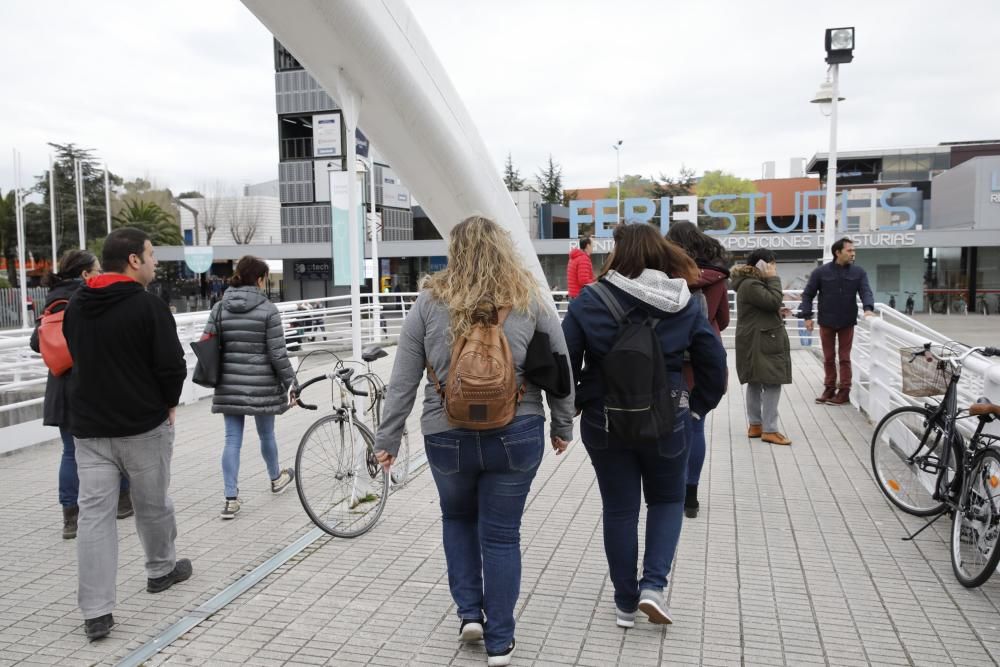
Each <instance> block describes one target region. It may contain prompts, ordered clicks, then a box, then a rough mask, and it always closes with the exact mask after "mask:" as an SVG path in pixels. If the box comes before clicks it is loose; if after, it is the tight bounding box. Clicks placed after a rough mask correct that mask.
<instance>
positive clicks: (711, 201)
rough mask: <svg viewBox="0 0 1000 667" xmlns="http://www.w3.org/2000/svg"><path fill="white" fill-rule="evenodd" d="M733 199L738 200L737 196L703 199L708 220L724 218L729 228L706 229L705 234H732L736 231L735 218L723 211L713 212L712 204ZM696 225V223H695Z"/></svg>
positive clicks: (714, 196) (715, 196)
mask: <svg viewBox="0 0 1000 667" xmlns="http://www.w3.org/2000/svg"><path fill="white" fill-rule="evenodd" d="M733 199H739V197H738V196H737V195H712V196H711V197H706V198H705V215H707V216H708V217H710V218H724V219H726V220H729V226H728V227H726V228H725V229H707V230H705V233H706V234H732V233H733V232H735V231H736V216H735V215H733V214H732V213H727V212H725V211H713V210H712V204H714V203H715V202H717V201H732V200H733ZM695 224H697V223H695Z"/></svg>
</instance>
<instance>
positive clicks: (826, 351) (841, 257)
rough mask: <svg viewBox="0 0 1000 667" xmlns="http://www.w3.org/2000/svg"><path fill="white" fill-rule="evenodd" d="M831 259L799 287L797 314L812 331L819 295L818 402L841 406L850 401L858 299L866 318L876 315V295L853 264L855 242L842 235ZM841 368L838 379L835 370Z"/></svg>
mask: <svg viewBox="0 0 1000 667" xmlns="http://www.w3.org/2000/svg"><path fill="white" fill-rule="evenodd" d="M832 250H833V261H832V262H828V263H826V264H824V265H823V266H820V267H818V268H816V269H815V270H814V271H813V272H812V275H810V276H809V282H808V283H806V288H805V289H804V290H802V306H801V310H800V311H799V317H801V318H802V319H804V320H805V326H806V330H807V331H809V332H810V333H811V332H812V330H813V326H814V325H813V308H812V303H813V299H814V298H815V297H816V295H817V294H818V295H819V340H820V343H821V344H822V345H823V393H822V394H820V395H819V396H818V397H817V398H816V402H817V403H826V404H827V405H844V404H845V403H849V402H850V400H851V381H852V377H851V348H852V347H853V346H854V326H855V325H856V324H857V323H858V304H857V299H858V298H859V297H860V298H861V307H862V309H863V310H864V313H865V317H871V316H873V315H874V314H875V297H874V295H873V294H872V288H871V286H870V285H869V284H868V274H867V273H866V272H865V270H864V269H862V268H861V267H860V266H858V265H857V264H855V263H854V260H855V256H856V254H857V253H856V252H855V250H854V242H853V241H852V240H851V239H849V238H846V237H845V238H842V239H840V240H838V241H837V242H835V243H834V244H833V246H832ZM838 367H839V369H840V378H839V380H838V377H837V369H838Z"/></svg>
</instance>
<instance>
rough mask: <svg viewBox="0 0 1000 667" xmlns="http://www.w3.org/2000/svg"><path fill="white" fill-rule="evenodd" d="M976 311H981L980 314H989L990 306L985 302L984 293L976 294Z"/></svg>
mask: <svg viewBox="0 0 1000 667" xmlns="http://www.w3.org/2000/svg"><path fill="white" fill-rule="evenodd" d="M976 311H977V312H979V313H981V314H982V315H989V314H990V307H989V304H988V303H987V302H986V295H985V294H977V295H976Z"/></svg>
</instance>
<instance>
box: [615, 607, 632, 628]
mask: <svg viewBox="0 0 1000 667" xmlns="http://www.w3.org/2000/svg"><path fill="white" fill-rule="evenodd" d="M615 624H616V625H617V626H618V627H619V628H634V627H635V612H634V611H632V612H628V611H622V610H621V609H619V608H618V607H617V606H616V607H615Z"/></svg>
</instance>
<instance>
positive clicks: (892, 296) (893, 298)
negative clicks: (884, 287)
mask: <svg viewBox="0 0 1000 667" xmlns="http://www.w3.org/2000/svg"><path fill="white" fill-rule="evenodd" d="M889 307H890V308H892V309H893V310H896V295H895V294H893V293H892V292H889Z"/></svg>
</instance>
